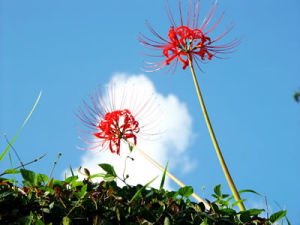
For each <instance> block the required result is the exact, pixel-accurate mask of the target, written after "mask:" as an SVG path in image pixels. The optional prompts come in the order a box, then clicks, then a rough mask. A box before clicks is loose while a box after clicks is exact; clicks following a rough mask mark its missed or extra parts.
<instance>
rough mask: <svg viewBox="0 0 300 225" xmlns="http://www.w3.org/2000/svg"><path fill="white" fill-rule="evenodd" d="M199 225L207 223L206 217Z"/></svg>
mask: <svg viewBox="0 0 300 225" xmlns="http://www.w3.org/2000/svg"><path fill="white" fill-rule="evenodd" d="M200 225H208V223H207V218H206V217H205V218H204V220H203V222H202V223H201V224H200Z"/></svg>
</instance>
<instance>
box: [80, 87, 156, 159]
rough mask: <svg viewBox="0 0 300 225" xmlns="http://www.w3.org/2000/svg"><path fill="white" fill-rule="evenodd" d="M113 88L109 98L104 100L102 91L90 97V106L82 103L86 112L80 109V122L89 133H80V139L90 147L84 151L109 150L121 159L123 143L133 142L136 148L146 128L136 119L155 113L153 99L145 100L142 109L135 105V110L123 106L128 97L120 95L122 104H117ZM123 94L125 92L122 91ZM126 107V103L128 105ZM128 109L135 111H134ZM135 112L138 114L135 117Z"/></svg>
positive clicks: (110, 90) (108, 94)
mask: <svg viewBox="0 0 300 225" xmlns="http://www.w3.org/2000/svg"><path fill="white" fill-rule="evenodd" d="M114 88H115V87H114V86H113V85H112V86H111V88H108V89H107V91H108V93H107V98H104V97H103V96H102V93H101V90H100V88H99V89H98V90H96V91H95V94H94V95H91V96H90V100H91V104H88V103H87V102H86V101H84V100H83V103H84V105H83V108H79V110H78V113H77V114H76V115H77V117H78V118H79V119H80V121H81V122H82V123H83V124H84V125H86V127H87V128H88V129H89V131H84V130H81V129H80V133H81V135H80V139H81V140H82V141H84V142H85V143H86V144H87V145H88V146H89V147H88V148H81V149H84V150H91V149H96V148H102V149H109V150H110V151H111V152H112V153H117V154H118V155H120V147H121V141H122V140H124V141H127V140H128V141H131V142H133V143H134V144H135V145H136V143H137V134H138V133H139V132H140V129H141V128H144V126H146V125H147V124H145V123H142V125H140V123H139V122H138V120H137V118H139V117H140V116H141V114H143V112H144V111H148V110H152V108H151V106H150V105H149V104H148V103H150V101H151V99H150V98H149V99H146V102H144V103H143V104H142V105H140V106H137V105H136V102H135V103H134V105H133V106H132V105H131V104H129V105H128V106H125V105H124V102H125V99H124V98H126V97H131V100H132V97H133V96H131V95H129V96H128V93H124V92H121V95H122V96H119V97H120V98H121V103H120V105H119V106H117V105H118V103H117V99H116V98H117V97H118V96H117V95H118V94H120V93H117V91H116V90H114ZM123 91H124V90H123ZM125 104H126V103H125ZM127 107H130V108H132V111H131V110H129V109H128V108H127ZM134 112H135V114H134Z"/></svg>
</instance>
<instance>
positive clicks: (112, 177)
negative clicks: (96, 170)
mask: <svg viewBox="0 0 300 225" xmlns="http://www.w3.org/2000/svg"><path fill="white" fill-rule="evenodd" d="M103 179H104V180H105V181H108V182H111V181H113V180H114V179H116V177H115V176H113V175H111V174H106V175H105V176H104V177H103Z"/></svg>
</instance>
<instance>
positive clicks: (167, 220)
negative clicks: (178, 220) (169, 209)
mask: <svg viewBox="0 0 300 225" xmlns="http://www.w3.org/2000/svg"><path fill="white" fill-rule="evenodd" d="M164 225H170V219H169V217H167V216H166V218H165V220H164Z"/></svg>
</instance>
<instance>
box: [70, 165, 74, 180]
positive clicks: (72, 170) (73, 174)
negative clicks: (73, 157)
mask: <svg viewBox="0 0 300 225" xmlns="http://www.w3.org/2000/svg"><path fill="white" fill-rule="evenodd" d="M70 171H71V174H72V177H74V172H73V170H72V167H71V166H70Z"/></svg>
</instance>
